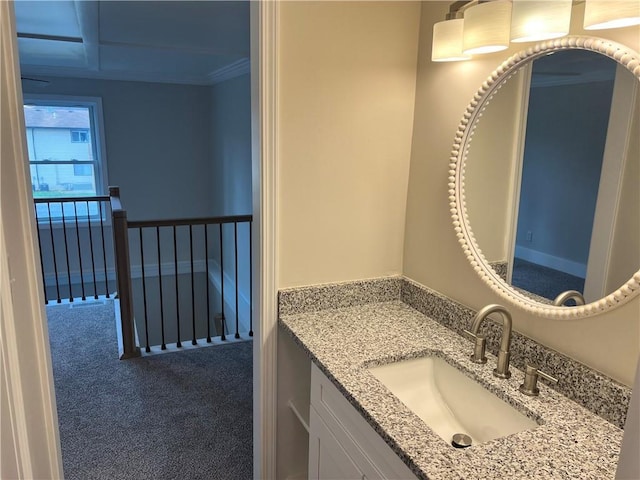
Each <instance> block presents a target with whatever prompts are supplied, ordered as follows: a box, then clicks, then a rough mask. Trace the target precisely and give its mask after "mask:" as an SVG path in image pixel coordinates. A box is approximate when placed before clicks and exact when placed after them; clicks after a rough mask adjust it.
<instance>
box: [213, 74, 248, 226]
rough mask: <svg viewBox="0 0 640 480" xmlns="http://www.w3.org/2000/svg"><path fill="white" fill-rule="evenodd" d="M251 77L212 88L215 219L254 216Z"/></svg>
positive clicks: (237, 79) (237, 78)
mask: <svg viewBox="0 0 640 480" xmlns="http://www.w3.org/2000/svg"><path fill="white" fill-rule="evenodd" d="M250 87H251V86H250V77H249V74H245V75H241V76H239V77H236V78H232V79H230V80H226V81H224V82H221V83H217V84H215V85H213V86H212V87H211V97H210V101H211V109H210V111H211V137H210V148H211V158H212V159H213V164H212V167H213V168H212V175H211V189H212V201H213V202H212V208H213V213H214V215H244V214H248V213H251V88H250Z"/></svg>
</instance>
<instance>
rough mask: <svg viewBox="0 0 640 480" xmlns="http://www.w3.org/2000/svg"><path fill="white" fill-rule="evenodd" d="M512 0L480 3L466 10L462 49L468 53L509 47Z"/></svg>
mask: <svg viewBox="0 0 640 480" xmlns="http://www.w3.org/2000/svg"><path fill="white" fill-rule="evenodd" d="M510 27H511V1H508V0H493V1H490V2H483V3H478V4H476V5H474V6H472V7H469V8H467V9H466V10H465V12H464V34H463V40H462V51H463V53H465V54H467V55H474V54H477V53H493V52H499V51H501V50H505V49H506V48H508V47H509V39H510V35H509V33H510Z"/></svg>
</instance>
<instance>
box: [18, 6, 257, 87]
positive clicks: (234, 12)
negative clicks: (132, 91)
mask: <svg viewBox="0 0 640 480" xmlns="http://www.w3.org/2000/svg"><path fill="white" fill-rule="evenodd" d="M15 14H16V30H17V32H18V49H19V55H20V67H21V70H22V75H23V76H26V77H35V78H37V76H38V75H48V76H64V77H80V78H100V79H111V80H131V81H147V82H165V83H184V84H193V85H211V84H214V83H216V82H219V81H222V80H226V79H227V78H231V77H233V76H236V75H239V74H241V73H246V72H248V71H249V2H248V1H231V2H226V1H194V2H192V1H153V0H147V1H133V2H132V1H87V0H49V1H33V0H16V2H15Z"/></svg>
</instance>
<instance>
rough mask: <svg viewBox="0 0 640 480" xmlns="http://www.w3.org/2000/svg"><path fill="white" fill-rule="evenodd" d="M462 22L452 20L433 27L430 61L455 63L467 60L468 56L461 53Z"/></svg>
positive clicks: (460, 20) (458, 19) (455, 19)
mask: <svg viewBox="0 0 640 480" xmlns="http://www.w3.org/2000/svg"><path fill="white" fill-rule="evenodd" d="M463 26H464V20H463V19H462V18H454V19H452V20H445V21H443V22H438V23H436V24H434V25H433V44H432V49H431V61H433V62H456V61H460V60H469V59H470V58H471V56H470V55H465V54H464V53H462V29H463Z"/></svg>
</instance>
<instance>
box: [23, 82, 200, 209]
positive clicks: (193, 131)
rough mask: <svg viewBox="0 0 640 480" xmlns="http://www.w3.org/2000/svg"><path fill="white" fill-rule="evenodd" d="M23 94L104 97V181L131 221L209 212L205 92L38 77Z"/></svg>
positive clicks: (168, 86) (192, 88) (184, 87)
mask: <svg viewBox="0 0 640 480" xmlns="http://www.w3.org/2000/svg"><path fill="white" fill-rule="evenodd" d="M39 78H42V79H46V80H49V81H50V82H51V83H50V84H49V85H48V86H47V87H46V88H37V89H33V87H31V88H32V89H33V90H28V88H29V85H27V84H25V92H27V91H28V92H29V93H37V94H55V95H80V96H93V97H101V98H102V107H103V114H104V131H105V137H106V138H105V143H106V151H107V165H108V171H107V176H108V179H109V183H110V184H111V185H119V186H120V193H121V197H122V200H123V204H124V206H125V208H126V209H127V213H128V217H129V219H131V220H141V219H153V218H181V217H198V216H207V215H209V214H210V213H211V202H212V198H211V185H210V183H209V179H210V178H211V161H210V147H209V139H210V137H211V120H210V118H211V116H210V114H209V108H210V103H209V95H210V92H209V87H201V86H191V85H172V84H160V83H145V82H120V81H112V80H89V79H71V78H57V77H48V78H47V77H39Z"/></svg>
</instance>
